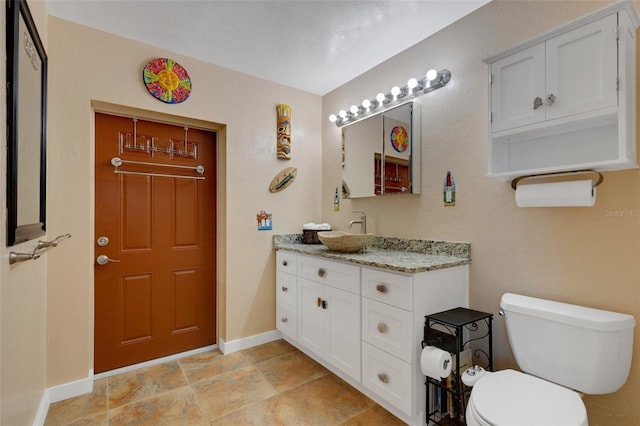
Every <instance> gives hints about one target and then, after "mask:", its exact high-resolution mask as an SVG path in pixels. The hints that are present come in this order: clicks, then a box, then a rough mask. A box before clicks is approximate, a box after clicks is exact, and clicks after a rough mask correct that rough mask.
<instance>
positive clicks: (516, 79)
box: [491, 43, 545, 132]
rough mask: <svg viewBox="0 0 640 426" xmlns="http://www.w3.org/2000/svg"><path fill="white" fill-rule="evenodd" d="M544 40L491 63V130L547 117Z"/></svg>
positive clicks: (530, 122)
mask: <svg viewBox="0 0 640 426" xmlns="http://www.w3.org/2000/svg"><path fill="white" fill-rule="evenodd" d="M544 52H545V49H544V43H540V44H537V45H535V46H532V47H530V48H528V49H525V50H523V51H520V52H517V53H514V54H513V55H510V56H507V57H506V58H503V59H500V60H498V61H496V62H494V63H492V64H491V131H492V132H498V131H501V130H506V129H511V128H514V127H519V126H525V125H527V124H533V123H537V122H540V121H543V120H544V119H545V113H544V109H545V108H544V105H540V106H538V107H535V105H534V102H535V100H536V98H540V102H542V101H544V96H545V75H544V74H545V63H544V61H545V53H544Z"/></svg>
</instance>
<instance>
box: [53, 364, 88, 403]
mask: <svg viewBox="0 0 640 426" xmlns="http://www.w3.org/2000/svg"><path fill="white" fill-rule="evenodd" d="M93 380H94V377H93V369H91V370H89V373H88V374H87V377H86V378H85V379H80V380H76V381H74V382H69V383H63V384H61V385H58V386H53V387H50V388H48V389H47V392H49V403H51V404H53V403H54V402H58V401H62V400H63V399H69V398H73V397H76V396H80V395H84V394H85V393H91V392H93Z"/></svg>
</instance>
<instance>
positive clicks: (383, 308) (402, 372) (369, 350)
mask: <svg viewBox="0 0 640 426" xmlns="http://www.w3.org/2000/svg"><path fill="white" fill-rule="evenodd" d="M277 262H278V267H277V278H276V282H277V286H278V288H277V297H276V301H277V309H276V310H277V315H278V316H277V318H276V322H277V327H278V330H280V331H281V332H282V335H283V337H284V338H285V339H286V340H287V341H289V342H290V343H292V344H293V345H294V346H296V347H298V348H299V349H300V350H302V351H303V352H305V353H306V354H308V355H309V356H311V357H312V358H314V359H315V360H317V361H318V362H320V363H321V364H323V365H324V366H325V367H327V368H329V369H330V370H331V371H333V372H334V373H336V374H337V375H339V376H340V377H342V378H343V379H345V380H346V381H347V382H348V383H350V384H351V385H352V386H354V387H356V388H357V389H358V390H360V391H361V392H363V393H365V394H366V395H368V396H369V397H371V398H372V399H374V400H375V401H376V402H378V403H379V404H380V405H382V406H383V407H385V408H386V409H387V410H389V411H390V412H392V413H393V414H395V415H396V416H398V417H399V418H401V419H402V420H404V421H405V422H407V423H409V424H412V425H423V424H424V422H425V418H426V417H425V385H424V382H425V378H424V376H423V375H422V371H421V369H420V354H421V350H422V347H421V341H422V337H423V326H424V317H425V315H428V314H432V313H435V312H439V311H443V310H446V309H451V308H455V307H459V306H462V307H467V306H468V304H469V295H468V293H469V284H468V283H469V269H468V265H462V266H456V267H451V268H445V269H437V270H434V271H429V272H422V273H416V274H405V273H397V272H392V271H386V270H381V269H377V268H369V267H364V266H358V265H355V264H349V263H343V262H337V261H331V260H326V259H323V258H318V257H313V256H307V255H302V254H295V253H291V252H287V251H283V250H279V251H278V252H277ZM283 263H286V264H287V266H285V265H283ZM292 265H295V267H296V270H297V273H296V276H295V279H296V280H295V282H296V284H297V303H295V312H293V313H291V314H288V318H294V317H296V318H297V327H296V330H297V334H296V335H295V336H294V335H293V334H292V332H291V330H292V326H291V325H290V320H288V321H286V322H282V321H281V320H282V318H280V316H281V315H282V314H281V312H283V311H284V310H285V309H288V308H292V309H293V305H292V302H287V300H290V297H291V293H290V290H288V291H282V287H283V286H285V287H287V288H289V287H290V286H291V285H292V284H291V283H293V279H292V278H291V277H290V275H292V270H291V269H287V268H291V267H292Z"/></svg>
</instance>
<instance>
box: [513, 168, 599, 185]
mask: <svg viewBox="0 0 640 426" xmlns="http://www.w3.org/2000/svg"><path fill="white" fill-rule="evenodd" d="M585 173H595V174H596V175H598V180H597V181H596V182H595V183H594V184H593V186H594V187H596V186H598V185H600V184H601V183H602V181H604V176H602V173H600V172H598V171H595V170H593V169H584V170H572V171H568V172H551V173H540V174H537V175H526V176H520V177H517V178H515V179H514V180H512V181H511V188H513V189H514V190H515V189H517V187H518V182H520V181H521V180H524V179H534V178H545V177H550V176H569V175H574V174H585Z"/></svg>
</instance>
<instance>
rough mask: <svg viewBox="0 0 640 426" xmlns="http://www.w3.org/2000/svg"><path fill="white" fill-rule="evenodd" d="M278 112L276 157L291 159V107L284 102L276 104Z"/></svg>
mask: <svg viewBox="0 0 640 426" xmlns="http://www.w3.org/2000/svg"><path fill="white" fill-rule="evenodd" d="M276 111H277V112H278V140H277V148H278V158H282V159H283V160H290V159H291V107H290V106H289V105H285V104H278V105H277V106H276Z"/></svg>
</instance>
